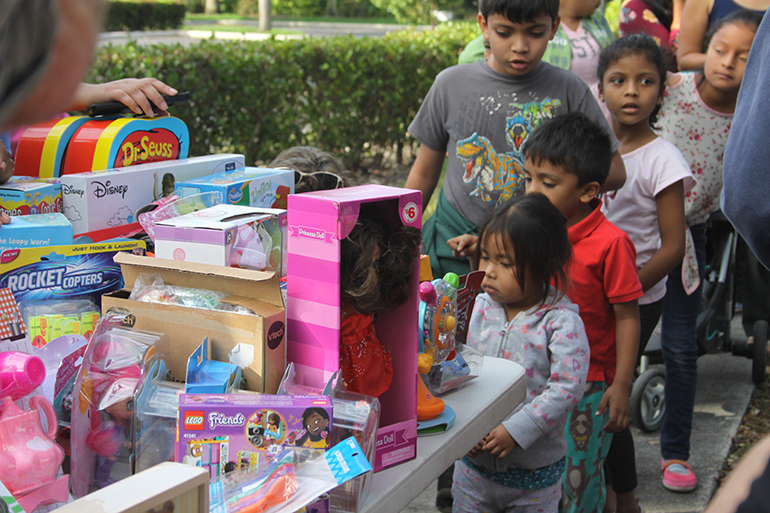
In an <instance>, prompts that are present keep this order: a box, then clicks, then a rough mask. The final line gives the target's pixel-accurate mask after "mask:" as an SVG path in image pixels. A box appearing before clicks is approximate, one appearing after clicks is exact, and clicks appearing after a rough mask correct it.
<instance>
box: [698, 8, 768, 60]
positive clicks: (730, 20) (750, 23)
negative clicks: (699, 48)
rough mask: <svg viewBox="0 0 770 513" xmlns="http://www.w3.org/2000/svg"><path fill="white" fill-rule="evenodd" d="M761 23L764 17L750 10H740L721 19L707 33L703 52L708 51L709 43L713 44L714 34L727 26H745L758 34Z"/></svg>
mask: <svg viewBox="0 0 770 513" xmlns="http://www.w3.org/2000/svg"><path fill="white" fill-rule="evenodd" d="M760 23H762V15H761V14H759V13H756V12H754V11H750V10H749V9H740V10H738V11H734V12H731V13H730V14H728V15H727V16H725V17H724V18H719V19H718V20H717V21H715V22H714V24H713V25H711V26H710V27H709V29H708V31H706V37H704V38H703V52H704V53H705V52H706V50H708V47H709V43H711V39H712V38H713V37H714V34H716V33H717V32H719V31H720V30H721V29H722V27H724V26H725V25H730V24H733V25H745V26H746V27H748V28H749V29H750V30H753V31H754V33H755V34H756V33H757V30H759V24H760Z"/></svg>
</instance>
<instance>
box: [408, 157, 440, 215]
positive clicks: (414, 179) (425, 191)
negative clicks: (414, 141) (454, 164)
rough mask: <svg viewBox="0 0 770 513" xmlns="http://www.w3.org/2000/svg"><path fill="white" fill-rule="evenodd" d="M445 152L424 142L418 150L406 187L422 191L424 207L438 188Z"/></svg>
mask: <svg viewBox="0 0 770 513" xmlns="http://www.w3.org/2000/svg"><path fill="white" fill-rule="evenodd" d="M444 156H445V152H441V151H436V150H433V149H431V148H429V147H427V146H425V145H424V144H420V149H419V150H417V158H416V159H415V161H414V165H412V169H411V171H409V176H408V177H407V178H406V184H405V185H404V187H406V188H407V189H417V190H418V191H421V192H422V208H423V210H424V209H425V207H427V206H428V203H429V202H430V198H431V196H432V195H433V191H434V190H435V189H436V184H438V179H439V178H440V177H441V169H442V168H443V167H444Z"/></svg>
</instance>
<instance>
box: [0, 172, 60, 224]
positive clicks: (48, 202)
mask: <svg viewBox="0 0 770 513" xmlns="http://www.w3.org/2000/svg"><path fill="white" fill-rule="evenodd" d="M0 211H2V212H5V213H6V214H8V215H11V216H26V215H29V214H51V213H54V212H61V211H62V200H61V182H60V181H59V180H57V179H55V178H35V177H31V176H14V177H13V178H11V179H10V180H8V181H7V182H6V183H5V184H3V185H0Z"/></svg>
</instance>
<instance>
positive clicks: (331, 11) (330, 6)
mask: <svg viewBox="0 0 770 513" xmlns="http://www.w3.org/2000/svg"><path fill="white" fill-rule="evenodd" d="M326 14H327V15H328V16H337V0H328V1H327V2H326Z"/></svg>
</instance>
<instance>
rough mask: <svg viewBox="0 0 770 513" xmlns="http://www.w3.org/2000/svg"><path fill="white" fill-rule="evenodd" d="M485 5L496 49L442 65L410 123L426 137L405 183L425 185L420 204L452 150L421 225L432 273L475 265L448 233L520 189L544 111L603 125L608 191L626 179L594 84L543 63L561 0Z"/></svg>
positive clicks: (483, 17)
mask: <svg viewBox="0 0 770 513" xmlns="http://www.w3.org/2000/svg"><path fill="white" fill-rule="evenodd" d="M479 11H480V12H479V15H478V21H479V26H480V27H481V32H482V34H483V36H484V38H485V39H487V40H488V41H489V42H490V45H491V49H492V55H491V56H490V57H489V58H488V59H487V60H486V61H484V60H480V61H476V62H474V63H471V64H462V65H458V66H452V67H451V68H448V69H445V70H444V71H442V72H441V73H439V74H438V76H437V77H436V80H435V82H434V83H433V86H432V87H431V89H430V91H429V92H428V94H427V96H426V97H425V100H424V101H423V104H422V106H421V107H420V111H419V112H418V113H417V116H416V117H415V119H414V121H412V124H411V125H409V133H411V134H412V136H413V137H415V138H416V139H417V140H419V141H420V143H421V144H420V149H419V151H418V153H417V159H416V161H415V163H414V165H413V166H412V169H411V171H410V172H409V177H408V178H407V180H406V187H407V188H411V189H417V190H420V191H422V195H423V206H427V204H428V202H429V200H430V197H431V195H432V194H433V191H434V189H435V187H436V184H437V183H438V180H439V177H440V176H441V170H442V167H443V164H444V158H445V156H446V158H448V161H447V172H446V176H445V178H444V185H443V188H442V193H441V195H440V196H439V200H438V205H437V208H436V212H435V213H434V215H433V216H432V217H431V218H430V219H428V220H427V221H426V223H425V226H424V228H423V239H424V240H425V244H426V247H427V249H428V254H429V255H430V260H431V266H432V267H433V272H434V275H436V276H443V275H444V274H445V273H446V272H448V271H452V272H455V273H457V274H467V273H468V272H469V271H470V266H469V263H468V259H467V258H466V257H467V256H469V255H470V250H471V249H473V248H463V247H462V246H461V244H462V243H460V247H458V242H457V241H458V240H457V239H455V240H453V241H451V242H450V239H452V238H455V237H457V236H460V235H462V234H465V233H476V232H477V230H478V227H479V226H481V225H482V223H483V222H484V220H485V219H486V217H487V216H488V215H489V214H490V213H491V212H492V210H494V208H495V207H496V206H497V205H500V204H502V203H504V202H505V201H506V200H507V199H509V198H511V197H512V196H513V195H514V193H515V192H516V191H517V190H523V176H524V175H523V173H522V166H523V159H522V157H521V148H522V145H523V144H524V141H525V140H526V139H527V137H528V135H529V134H530V133H531V132H532V131H533V130H534V129H535V127H537V126H538V125H539V124H540V122H541V121H542V120H544V119H548V118H551V117H554V116H558V115H560V114H563V113H566V112H570V111H575V110H579V111H582V112H584V113H585V114H586V115H588V116H589V117H590V118H591V119H593V120H595V121H596V122H598V123H601V124H602V125H603V126H605V127H606V128H607V132H608V133H609V134H610V136H611V138H612V141H613V147H612V149H613V151H614V154H613V158H612V169H611V170H610V176H609V178H608V179H607V182H606V183H605V186H604V189H603V190H614V189H618V188H620V187H621V186H622V185H623V183H624V182H625V167H624V166H623V161H622V159H621V157H620V154H619V153H618V151H617V150H618V148H619V147H620V143H619V142H618V140H617V139H616V138H615V136H614V134H613V133H612V130H611V129H610V127H609V126H608V124H607V121H606V119H605V118H604V115H603V114H602V111H601V109H600V108H599V105H598V104H597V103H596V100H595V99H594V97H593V95H592V94H591V91H590V89H589V88H588V86H586V85H585V83H584V82H583V81H582V80H581V79H580V78H578V77H577V76H576V75H574V74H572V73H570V72H569V71H566V70H563V69H560V68H556V67H554V66H551V65H550V64H547V63H545V62H541V59H542V57H543V54H544V53H545V50H546V47H547V45H548V41H550V40H551V39H552V38H553V36H554V34H555V33H556V29H557V28H558V26H559V17H558V11H559V1H558V0H481V2H480V5H479ZM450 246H451V247H450ZM453 253H454V254H453Z"/></svg>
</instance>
